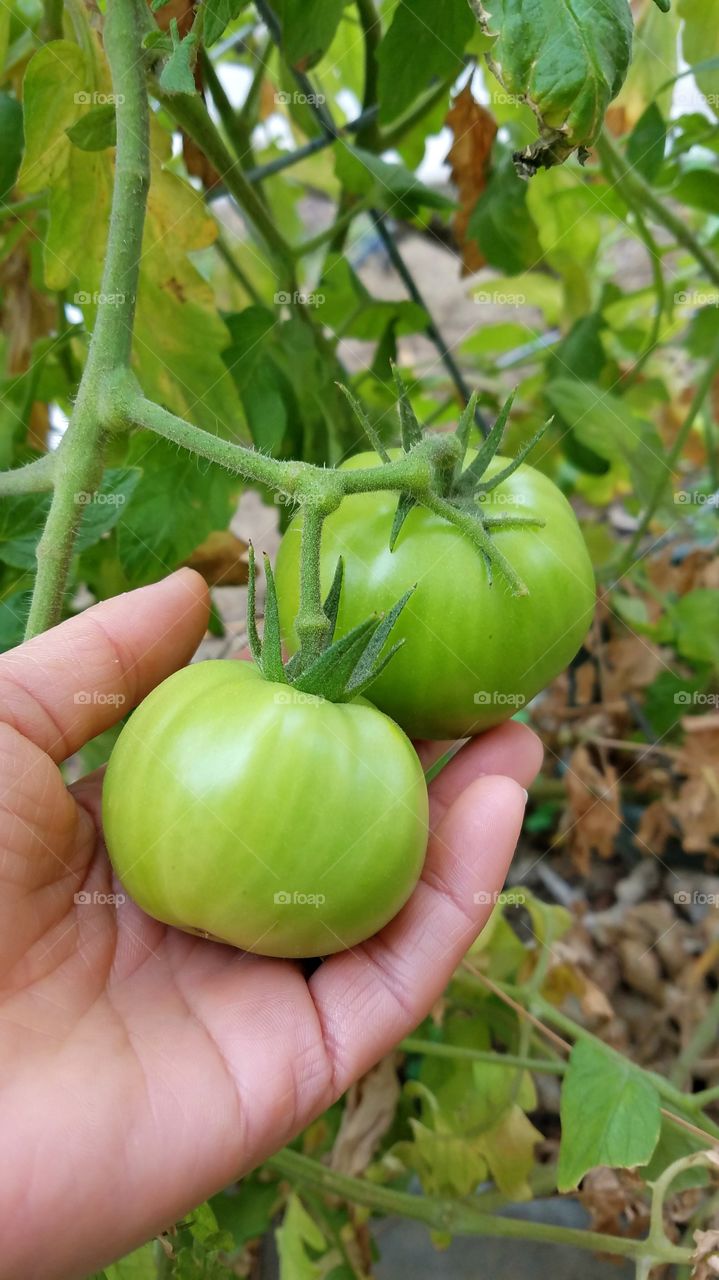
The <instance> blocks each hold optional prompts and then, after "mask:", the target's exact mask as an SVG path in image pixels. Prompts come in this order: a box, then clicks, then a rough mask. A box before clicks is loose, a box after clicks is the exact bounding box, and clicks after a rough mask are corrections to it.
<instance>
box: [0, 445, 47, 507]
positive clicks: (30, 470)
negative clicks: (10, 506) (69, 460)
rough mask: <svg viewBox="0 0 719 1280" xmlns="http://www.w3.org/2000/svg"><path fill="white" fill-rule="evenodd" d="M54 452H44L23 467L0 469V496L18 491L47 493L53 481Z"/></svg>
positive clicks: (4, 496)
mask: <svg viewBox="0 0 719 1280" xmlns="http://www.w3.org/2000/svg"><path fill="white" fill-rule="evenodd" d="M55 465H56V454H54V453H46V454H43V456H42V458H36V459H35V460H34V462H27V463H26V464H25V466H24V467H15V469H14V470H13V471H0V497H3V498H6V497H9V495H10V494H18V493H48V492H49V491H50V489H52V487H53V485H54V483H55Z"/></svg>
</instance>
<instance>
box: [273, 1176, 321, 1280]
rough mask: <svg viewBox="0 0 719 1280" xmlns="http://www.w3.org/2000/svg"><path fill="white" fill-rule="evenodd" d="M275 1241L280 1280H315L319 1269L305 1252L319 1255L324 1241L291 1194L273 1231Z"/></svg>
mask: <svg viewBox="0 0 719 1280" xmlns="http://www.w3.org/2000/svg"><path fill="white" fill-rule="evenodd" d="M275 1238H276V1240H277V1252H278V1254H279V1258H280V1280H319V1277H320V1275H321V1274H322V1273H321V1269H320V1267H319V1266H318V1265H317V1264H316V1263H315V1262H313V1261H312V1259H311V1258H310V1256H309V1254H308V1252H307V1250H308V1248H309V1249H312V1250H313V1251H314V1252H315V1253H319V1252H320V1251H321V1250H323V1249H324V1248H325V1238H324V1236H323V1234H322V1232H321V1231H320V1228H319V1227H318V1225H317V1223H316V1222H315V1220H314V1218H311V1217H310V1215H309V1213H308V1212H307V1210H306V1209H305V1208H304V1205H303V1204H302V1201H301V1200H300V1198H299V1196H298V1195H296V1194H295V1193H294V1192H293V1193H292V1194H291V1195H290V1198H289V1200H288V1201H287V1208H286V1210H285V1216H284V1218H283V1220H282V1226H280V1227H278V1228H277V1231H276V1232H275Z"/></svg>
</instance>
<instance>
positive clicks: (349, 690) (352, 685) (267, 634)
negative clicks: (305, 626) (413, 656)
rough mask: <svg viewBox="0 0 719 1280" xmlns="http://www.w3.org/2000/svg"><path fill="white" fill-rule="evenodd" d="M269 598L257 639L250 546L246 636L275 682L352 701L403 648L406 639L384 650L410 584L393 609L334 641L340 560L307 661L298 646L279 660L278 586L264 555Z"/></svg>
mask: <svg viewBox="0 0 719 1280" xmlns="http://www.w3.org/2000/svg"><path fill="white" fill-rule="evenodd" d="M264 566H265V577H266V581H267V596H266V600H265V617H264V626H263V631H262V639H260V636H259V633H258V630H257V607H256V581H257V569H256V564H255V552H254V548H253V546H252V544H250V551H249V570H250V571H249V581H248V591H247V635H248V640H249V645H250V652H251V654H252V658H253V661H254V663H255V665H256V666H257V667H258V668H259V670H260V672H261V673H262V675H263V676H264V678H265V680H269V681H272V682H273V683H275V684H287V685H292V687H293V688H295V689H297V690H298V691H299V692H301V693H305V694H312V695H314V696H316V697H320V698H324V699H325V700H326V701H328V702H351V701H352V700H353V699H354V698H358V697H360V696H361V695H362V694H363V693H364V692H365V691H366V690H367V689H368V688H369V686H370V685H371V684H372V683H373V681H374V680H376V679H377V677H378V676H379V675H380V673H381V672H382V671H384V669H385V667H386V666H387V663H388V662H390V661H391V659H392V658H393V657H394V655H395V653H397V651H398V650H399V649H401V648H402V645H403V644H404V640H397V641H395V643H394V644H392V645H391V646H390V647H389V649H386V651H385V648H386V644H387V641H388V640H389V637H390V633H391V631H392V629H393V627H394V624H395V622H396V621H397V619H398V617H399V615H400V613H401V612H402V610H403V608H404V606H405V605H406V603H407V601H408V600H409V598H410V596H411V595H412V592H413V591H414V587H410V588H409V590H408V591H405V593H404V595H403V596H402V598H401V599H400V600H398V601H397V603H396V604H395V605H394V607H393V608H392V609H390V610H388V612H387V613H385V614H374V615H373V616H372V617H370V618H367V619H366V620H365V621H364V622H361V623H360V624H359V625H358V626H356V627H353V629H352V630H351V631H350V632H348V634H347V635H345V636H342V637H340V639H339V640H335V638H334V635H335V630H336V627H337V615H338V613H339V605H340V596H341V592H342V580H343V576H344V562H343V560H342V557H340V559H339V560H338V562H337V568H336V570H335V575H334V579H333V581H332V586H331V587H330V589H329V591H328V593H327V597H326V599H325V601H324V604H323V611H324V615H325V617H326V619H327V623H328V626H327V628H326V632H325V635H324V637H323V641H322V648H321V651H320V653H319V654H318V656H317V657H316V658H314V660H313V661H312V662H311V663H310V664H309V665H306V664H304V663H303V661H302V653H301V650H300V651H298V652H297V653H296V654H294V655H293V657H291V658H290V659H289V661H288V662H286V663H285V662H284V661H283V658H282V639H281V631H280V617H279V608H278V604H277V589H276V587H275V579H274V574H273V572H272V566H271V564H270V561H269V557H268V556H264Z"/></svg>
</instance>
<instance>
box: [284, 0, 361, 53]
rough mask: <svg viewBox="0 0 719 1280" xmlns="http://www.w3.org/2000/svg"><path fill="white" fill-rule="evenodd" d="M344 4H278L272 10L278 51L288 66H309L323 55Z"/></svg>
mask: <svg viewBox="0 0 719 1280" xmlns="http://www.w3.org/2000/svg"><path fill="white" fill-rule="evenodd" d="M344 5H345V0H280V2H279V4H276V5H275V10H276V13H277V16H278V18H279V19H280V23H281V26H282V48H283V50H284V53H285V57H286V58H287V61H288V62H289V63H290V66H296V65H297V64H298V63H302V64H303V69H306V68H307V67H311V66H313V65H314V64H315V63H316V62H317V61H319V59H320V58H321V57H322V55H323V54H324V53H326V52H327V50H328V49H329V47H330V45H331V44H332V41H333V39H334V36H335V32H336V30H337V27H338V26H339V21H340V18H341V17H342V11H343V9H344Z"/></svg>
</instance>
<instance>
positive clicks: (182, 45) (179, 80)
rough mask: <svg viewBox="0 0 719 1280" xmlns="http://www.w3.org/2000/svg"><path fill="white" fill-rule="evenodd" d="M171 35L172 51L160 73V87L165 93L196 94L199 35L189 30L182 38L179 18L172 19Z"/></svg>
mask: <svg viewBox="0 0 719 1280" xmlns="http://www.w3.org/2000/svg"><path fill="white" fill-rule="evenodd" d="M170 36H171V39H172V53H171V54H170V56H169V58H168V59H167V62H166V63H165V65H164V67H163V68H162V71H161V73H160V88H161V89H164V91H165V93H186V94H194V93H196V92H197V89H196V86H195V76H194V65H195V58H196V56H197V47H196V46H197V36H196V35H195V33H194V32H193V31H188V33H187V35H186V36H184V37H182V38H181V37H180V33H179V30H178V26H177V18H171V19H170Z"/></svg>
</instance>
